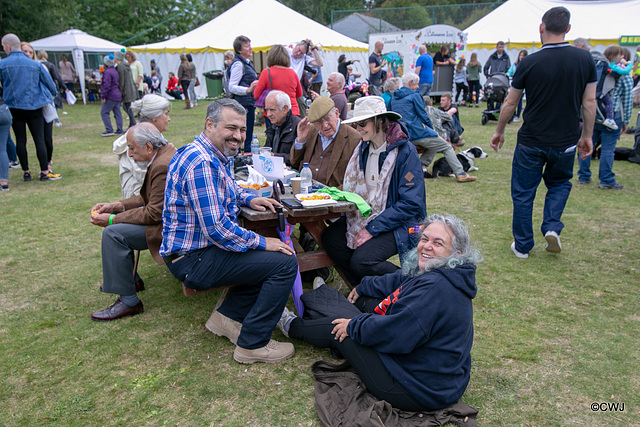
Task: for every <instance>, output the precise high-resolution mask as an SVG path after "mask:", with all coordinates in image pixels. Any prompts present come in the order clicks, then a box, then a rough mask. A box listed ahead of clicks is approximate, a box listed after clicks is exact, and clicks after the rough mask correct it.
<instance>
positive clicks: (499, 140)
mask: <svg viewBox="0 0 640 427" xmlns="http://www.w3.org/2000/svg"><path fill="white" fill-rule="evenodd" d="M503 144H504V133H498V132H496V133H494V134H493V136H492V137H491V148H493V151H495V152H497V151H498V150H499V149H501V148H502V145H503Z"/></svg>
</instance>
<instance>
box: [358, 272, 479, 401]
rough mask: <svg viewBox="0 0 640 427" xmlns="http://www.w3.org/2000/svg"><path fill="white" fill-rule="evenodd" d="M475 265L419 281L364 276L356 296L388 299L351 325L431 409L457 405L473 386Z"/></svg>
mask: <svg viewBox="0 0 640 427" xmlns="http://www.w3.org/2000/svg"><path fill="white" fill-rule="evenodd" d="M475 271H476V267H475V266H474V265H472V264H465V265H462V266H458V267H456V268H454V269H449V268H438V269H436V270H433V271H431V272H428V273H424V274H422V275H419V276H416V277H407V276H403V275H402V271H401V270H399V271H397V272H396V273H391V274H387V275H385V276H369V277H365V278H364V279H363V280H362V282H360V285H358V287H357V288H356V289H357V291H358V294H360V295H367V296H371V297H376V298H381V299H382V298H385V299H384V300H383V301H382V302H381V303H380V305H378V307H376V309H375V310H374V311H375V312H374V313H365V314H361V315H359V316H356V317H354V318H353V319H351V321H350V322H349V325H348V327H347V332H348V334H349V336H350V337H351V339H353V340H354V341H356V342H358V343H360V344H362V345H364V346H367V347H371V348H372V349H374V350H375V351H377V352H378V355H379V356H380V359H381V360H382V362H383V363H384V365H385V367H386V368H387V369H388V370H389V373H390V374H391V376H392V377H393V378H394V379H396V380H397V381H398V382H399V383H400V384H401V385H402V387H403V388H404V389H405V390H407V391H408V392H409V393H411V395H412V396H413V397H414V398H415V399H416V400H418V401H419V402H421V403H422V404H424V405H425V406H426V407H427V408H431V409H442V408H446V407H448V406H450V405H453V404H454V403H456V402H457V401H458V400H459V399H460V398H461V397H462V395H463V394H464V391H465V390H466V388H467V385H468V384H469V378H470V370H471V345H472V344H473V306H472V302H471V300H472V299H473V298H474V297H475V296H476V292H477V288H476V283H475Z"/></svg>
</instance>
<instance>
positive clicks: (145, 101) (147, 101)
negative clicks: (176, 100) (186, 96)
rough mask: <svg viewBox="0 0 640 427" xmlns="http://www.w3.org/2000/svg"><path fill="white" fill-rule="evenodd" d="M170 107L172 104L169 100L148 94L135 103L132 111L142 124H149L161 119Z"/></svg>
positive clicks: (132, 105)
mask: <svg viewBox="0 0 640 427" xmlns="http://www.w3.org/2000/svg"><path fill="white" fill-rule="evenodd" d="M169 106H171V103H170V102H169V100H168V99H166V98H164V97H162V96H158V95H153V94H147V95H145V96H143V97H142V99H138V100H137V101H134V102H133V103H132V104H131V110H132V111H133V114H135V115H136V117H137V118H138V119H139V120H140V121H141V122H148V121H151V120H152V119H155V118H156V117H160V116H161V115H162V113H164V110H166V109H167V108H169Z"/></svg>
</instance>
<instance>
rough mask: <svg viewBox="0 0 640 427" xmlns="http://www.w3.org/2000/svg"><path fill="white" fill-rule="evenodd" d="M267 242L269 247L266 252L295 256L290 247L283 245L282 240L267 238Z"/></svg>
mask: <svg viewBox="0 0 640 427" xmlns="http://www.w3.org/2000/svg"><path fill="white" fill-rule="evenodd" d="M265 240H266V241H267V247H266V248H265V251H269V252H280V253H283V254H285V255H293V254H294V252H293V249H291V248H290V247H289V245H287V244H285V243H283V242H282V241H281V240H280V239H278V238H276V237H265Z"/></svg>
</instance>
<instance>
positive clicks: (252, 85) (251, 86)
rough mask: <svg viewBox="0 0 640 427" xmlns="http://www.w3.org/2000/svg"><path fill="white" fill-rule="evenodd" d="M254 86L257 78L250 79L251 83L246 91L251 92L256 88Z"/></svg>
mask: <svg viewBox="0 0 640 427" xmlns="http://www.w3.org/2000/svg"><path fill="white" fill-rule="evenodd" d="M256 86H258V81H257V80H254V81H252V82H251V84H250V85H249V88H248V89H247V93H252V92H253V91H254V89H255V88H256Z"/></svg>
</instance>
